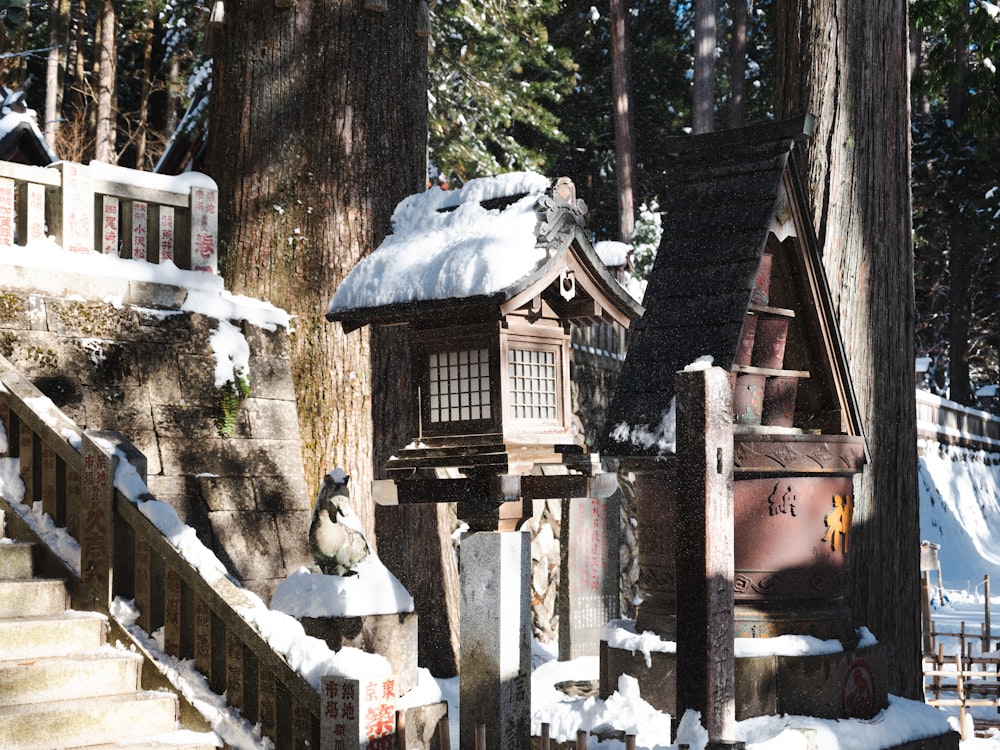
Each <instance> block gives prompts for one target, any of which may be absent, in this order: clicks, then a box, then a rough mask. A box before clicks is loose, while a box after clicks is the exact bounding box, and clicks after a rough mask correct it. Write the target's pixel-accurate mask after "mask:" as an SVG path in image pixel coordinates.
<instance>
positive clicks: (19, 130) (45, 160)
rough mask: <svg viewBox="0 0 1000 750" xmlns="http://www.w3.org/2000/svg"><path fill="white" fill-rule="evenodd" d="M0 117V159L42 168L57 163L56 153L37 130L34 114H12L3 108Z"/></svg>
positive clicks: (28, 112)
mask: <svg viewBox="0 0 1000 750" xmlns="http://www.w3.org/2000/svg"><path fill="white" fill-rule="evenodd" d="M4 110H6V111H3V112H2V113H0V114H2V117H0V159H3V160H5V161H16V162H19V163H23V164H29V165H31V166H35V167H44V166H48V165H49V164H52V163H53V162H56V161H59V157H58V156H56V152H55V151H53V150H52V147H51V146H50V145H49V142H48V141H46V140H45V136H44V135H42V131H41V130H39V129H38V123H37V122H36V121H35V118H34V113H32V112H31V111H30V110H29V111H27V112H14V111H10V110H7V108H6V107H5V108H4Z"/></svg>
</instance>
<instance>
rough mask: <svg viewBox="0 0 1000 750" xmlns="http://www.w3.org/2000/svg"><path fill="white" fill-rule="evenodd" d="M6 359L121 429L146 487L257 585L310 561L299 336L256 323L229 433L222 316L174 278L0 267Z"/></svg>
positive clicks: (1, 342)
mask: <svg viewBox="0 0 1000 750" xmlns="http://www.w3.org/2000/svg"><path fill="white" fill-rule="evenodd" d="M0 270H2V273H3V277H4V282H5V283H4V285H3V287H2V290H0V354H3V355H4V356H5V357H6V358H7V359H9V360H10V361H11V362H12V363H13V364H14V366H16V367H17V368H18V369H19V370H20V371H21V372H22V373H23V374H24V375H25V376H26V377H28V378H29V379H30V380H31V381H32V382H33V383H34V384H35V386H36V387H37V388H39V390H41V391H42V392H43V393H45V394H46V395H47V396H49V397H50V398H51V399H52V400H53V401H54V402H55V403H56V405H57V406H59V407H60V408H61V409H62V410H63V411H64V412H65V413H66V414H67V415H68V416H69V417H70V418H71V419H73V420H74V421H76V422H77V423H78V424H79V425H80V426H81V427H83V428H85V429H97V430H113V431H117V432H120V433H122V434H123V435H125V436H126V437H127V438H128V439H129V440H131V441H132V442H133V443H134V444H135V445H136V447H138V448H139V450H141V451H142V452H143V453H144V454H145V456H146V459H147V466H148V481H147V483H148V485H149V489H150V491H151V492H152V493H153V494H154V495H155V496H156V497H157V498H158V499H160V500H165V501H167V502H169V503H170V504H171V505H173V506H174V508H175V509H176V510H177V513H178V515H179V516H180V517H181V519H182V520H184V521H185V522H186V523H188V524H189V525H190V526H192V527H193V528H194V529H195V530H196V531H197V533H198V536H199V538H200V539H201V540H202V541H203V542H204V543H205V544H206V545H207V546H208V547H210V548H211V549H213V550H214V551H215V553H216V554H217V555H218V557H219V558H220V559H221V560H222V561H223V562H224V563H225V564H226V565H227V566H228V567H229V569H230V570H231V571H232V572H233V573H234V575H236V576H237V577H238V578H239V579H241V580H242V581H243V582H244V583H245V584H246V585H247V586H248V588H250V589H251V590H253V591H255V592H256V593H258V594H259V595H261V596H262V597H263V598H264V600H265V601H268V600H269V599H270V594H271V592H272V591H273V589H274V587H275V586H276V585H277V584H278V583H279V582H280V581H281V580H282V579H283V578H284V577H285V576H286V575H287V574H288V573H290V572H291V571H293V570H294V569H295V568H297V567H298V566H300V565H303V564H310V563H311V556H310V554H309V549H308V529H309V520H310V516H311V506H310V499H309V497H308V496H307V490H306V482H305V474H304V469H303V463H302V454H301V443H300V436H299V427H298V416H297V413H296V406H295V390H294V387H293V384H292V376H291V368H290V364H289V347H288V341H287V335H288V334H287V331H286V330H285V329H284V328H281V327H280V326H279V327H278V328H277V329H276V330H274V331H270V330H267V329H266V328H263V327H259V326H255V325H251V324H249V323H247V322H245V321H239V320H234V321H231V322H232V323H233V324H234V325H236V326H238V327H239V328H240V329H241V331H242V333H243V335H244V337H245V338H246V340H247V343H248V344H249V348H250V352H251V356H250V362H249V369H250V395H249V397H247V398H245V399H243V400H242V401H241V402H240V405H239V409H238V411H237V413H236V422H235V429H234V431H233V435H232V436H231V437H228V438H225V437H222V436H221V435H220V432H219V429H218V426H217V419H218V417H219V414H220V404H221V401H220V391H219V389H217V388H216V387H215V355H214V353H213V351H212V348H211V345H210V341H209V338H210V336H211V334H212V333H213V332H214V331H216V330H217V329H218V327H219V321H218V320H217V319H215V318H213V317H209V316H207V315H203V314H200V313H195V312H185V311H182V310H181V305H182V303H183V302H184V300H185V298H186V295H187V290H185V289H183V288H180V287H174V286H170V285H165V284H155V283H149V282H137V281H129V280H126V279H109V278H102V277H99V276H89V275H85V274H79V273H59V272H57V271H51V270H35V269H27V268H23V267H18V266H9V265H4V266H0Z"/></svg>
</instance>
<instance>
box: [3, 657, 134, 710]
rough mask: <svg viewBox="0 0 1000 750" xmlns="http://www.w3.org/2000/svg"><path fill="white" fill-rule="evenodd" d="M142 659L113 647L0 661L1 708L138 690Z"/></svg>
mask: <svg viewBox="0 0 1000 750" xmlns="http://www.w3.org/2000/svg"><path fill="white" fill-rule="evenodd" d="M141 670H142V657H141V656H139V655H138V654H133V653H130V652H128V651H123V650H119V649H115V648H112V647H110V646H108V647H106V648H103V649H101V650H99V651H90V652H84V653H79V654H72V655H67V656H49V657H45V658H42V659H36V658H28V659H24V658H22V659H12V660H9V661H0V706H24V705H27V704H29V703H38V702H44V703H48V702H52V701H65V700H72V699H77V698H94V697H98V696H104V695H118V694H121V693H134V692H136V691H137V690H139V687H140V685H139V675H140V672H141Z"/></svg>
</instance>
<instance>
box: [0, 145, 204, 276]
mask: <svg viewBox="0 0 1000 750" xmlns="http://www.w3.org/2000/svg"><path fill="white" fill-rule="evenodd" d="M218 205H219V202H218V189H217V187H216V185H215V182H214V181H213V180H212V179H211V178H209V177H208V176H207V175H204V174H199V173H187V174H182V175H178V176H176V177H173V176H168V175H160V174H154V173H151V172H140V171H137V170H134V169H126V168H124V167H115V166H110V165H108V164H102V163H100V162H91V163H90V164H89V165H84V164H76V163H74V162H56V163H55V164H53V165H52V166H50V167H29V166H25V165H23V164H15V163H13V162H5V161H0V247H3V246H10V245H18V246H24V245H28V244H31V243H35V242H42V241H45V240H46V239H47V238H48V237H52V238H53V239H54V240H55V241H56V243H57V244H59V245H60V246H62V247H63V248H65V249H66V250H68V251H71V252H78V253H92V252H101V253H104V254H110V255H117V256H119V257H121V258H132V259H134V260H142V261H148V262H151V263H162V262H165V261H172V262H173V263H174V264H176V265H177V266H178V267H179V268H184V269H188V270H198V271H209V272H212V273H214V272H216V271H217V270H218V223H219V221H218V218H219V217H218Z"/></svg>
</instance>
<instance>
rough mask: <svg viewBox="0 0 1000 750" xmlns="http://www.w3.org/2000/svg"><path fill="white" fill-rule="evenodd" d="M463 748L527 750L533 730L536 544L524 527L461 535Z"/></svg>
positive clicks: (461, 742) (461, 743)
mask: <svg viewBox="0 0 1000 750" xmlns="http://www.w3.org/2000/svg"><path fill="white" fill-rule="evenodd" d="M461 568H462V574H461V575H462V580H461V585H462V621H461V627H462V676H461V741H460V743H459V744H460V747H463V748H471V747H474V746H475V736H476V727H477V726H479V725H485V727H486V750H527V749H528V747H529V742H530V735H531V658H530V652H531V641H530V639H531V614H530V613H531V607H530V600H529V597H528V591H529V588H528V587H529V581H530V576H531V545H530V539H529V537H528V535H527V534H523V533H521V532H484V531H480V532H476V533H473V534H468V535H466V536H465V537H463V539H462V545H461Z"/></svg>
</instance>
